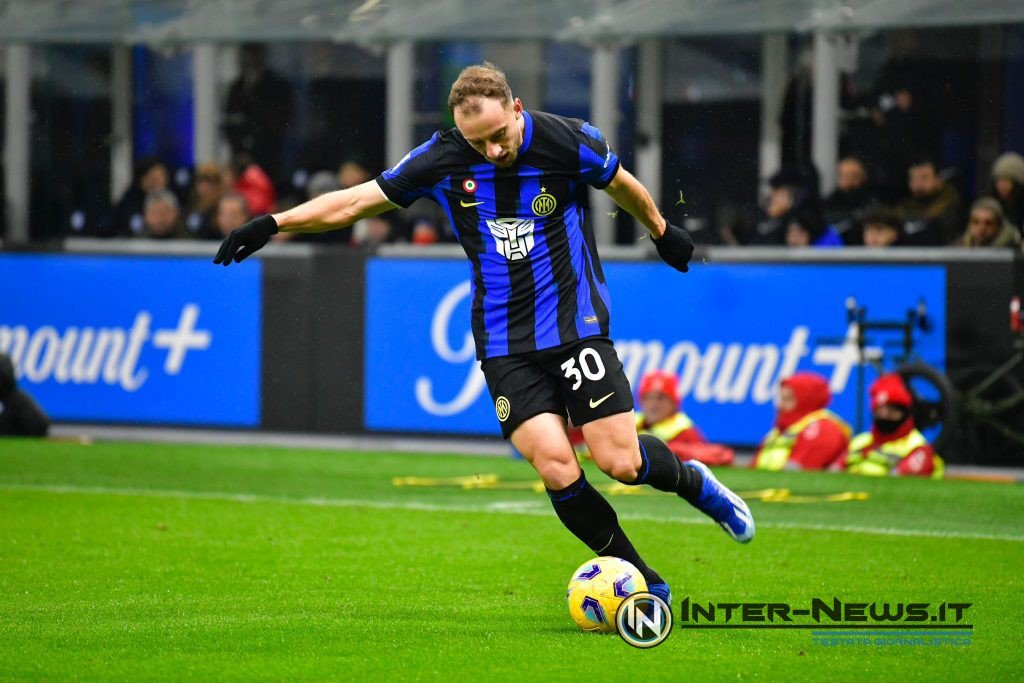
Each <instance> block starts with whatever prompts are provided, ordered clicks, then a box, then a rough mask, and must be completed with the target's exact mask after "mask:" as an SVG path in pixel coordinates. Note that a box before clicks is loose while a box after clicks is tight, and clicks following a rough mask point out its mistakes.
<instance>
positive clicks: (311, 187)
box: [274, 171, 352, 244]
mask: <svg viewBox="0 0 1024 683" xmlns="http://www.w3.org/2000/svg"><path fill="white" fill-rule="evenodd" d="M340 189H341V185H340V184H339V182H338V174H336V173H333V172H331V171H317V172H316V173H314V174H313V175H312V176H310V178H309V182H308V183H307V184H306V194H307V196H308V197H309V198H310V199H313V198H315V197H319V196H320V195H322V194H327V193H328V192H334V191H336V190H340ZM274 239H276V240H280V241H285V240H287V241H290V242H312V243H314V244H348V243H349V242H350V241H351V240H352V232H351V230H350V229H344V230H327V231H324V232H279V233H277V235H275V236H274Z"/></svg>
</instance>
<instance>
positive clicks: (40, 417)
mask: <svg viewBox="0 0 1024 683" xmlns="http://www.w3.org/2000/svg"><path fill="white" fill-rule="evenodd" d="M49 429H50V418H49V417H47V415H46V413H44V412H43V409H42V408H40V407H39V404H38V403H36V402H35V401H34V400H32V397H31V396H29V395H28V394H27V393H25V392H24V391H22V390H21V389H19V388H18V380H17V378H15V376H14V363H13V362H11V357H10V356H8V355H7V354H3V353H0V436H46V432H48V431H49Z"/></svg>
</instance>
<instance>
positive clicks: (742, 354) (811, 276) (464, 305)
mask: <svg viewBox="0 0 1024 683" xmlns="http://www.w3.org/2000/svg"><path fill="white" fill-rule="evenodd" d="M605 273H606V276H607V279H608V284H609V287H610V289H611V293H612V328H611V329H612V338H613V340H614V341H615V347H616V349H617V351H618V354H619V357H620V359H621V360H622V363H623V366H624V368H625V370H626V374H627V375H628V376H629V379H630V382H631V383H632V385H633V386H634V387H636V386H637V385H638V383H639V379H640V377H641V376H642V375H643V373H644V372H647V371H649V370H652V369H664V370H668V371H670V372H673V373H675V374H676V375H677V376H678V377H679V389H680V393H681V394H682V396H683V397H684V398H683V400H684V409H685V410H686V412H687V413H688V414H689V415H690V416H691V417H692V418H693V419H694V420H695V421H696V422H697V424H698V426H699V427H701V429H702V430H704V432H705V433H706V434H707V436H708V438H709V439H712V440H715V441H721V442H727V443H735V444H755V443H757V442H758V441H760V439H761V438H762V437H763V436H764V435H765V433H766V432H767V431H768V430H769V428H770V427H771V424H772V420H773V415H774V405H773V400H774V397H775V391H776V388H777V386H778V382H779V380H780V379H781V378H783V377H786V376H788V375H791V374H792V373H793V372H796V371H798V370H810V371H814V372H818V373H820V374H822V375H824V376H825V377H826V378H828V380H829V382H830V385H831V387H832V390H833V393H834V394H835V400H834V401H833V404H832V408H833V410H835V411H836V412H838V413H840V414H841V415H843V416H845V417H846V418H847V419H848V420H849V421H850V422H851V423H853V421H854V417H855V412H856V374H855V373H856V368H857V361H858V352H857V349H856V346H855V345H854V344H852V340H849V339H850V332H851V330H850V329H848V327H847V321H846V309H845V301H846V299H847V298H848V297H850V296H854V297H856V298H857V300H858V302H859V303H860V304H861V305H864V306H867V307H868V309H869V313H870V315H871V317H872V318H890V319H903V318H904V316H905V315H906V311H907V309H908V308H912V307H914V306H916V305H917V304H918V302H919V301H922V300H923V301H924V302H925V303H926V305H927V307H928V311H929V315H930V316H931V317H932V321H933V324H934V331H932V332H931V333H930V334H927V335H922V336H921V337H919V344H918V346H917V351H918V353H919V354H920V356H921V357H922V358H923V359H924V360H926V361H928V362H930V363H932V364H935V365H936V366H938V367H940V368H942V367H944V364H945V355H946V352H945V313H946V269H945V267H944V266H941V265H940V266H932V265H928V266H916V265H847V264H784V265H783V264H778V265H772V264H763V265H762V264H710V265H700V264H698V265H696V266H694V268H693V269H692V270H691V272H690V273H689V274H688V275H685V276H683V275H680V274H679V273H676V272H675V271H673V270H671V269H669V268H667V267H665V266H663V265H661V264H657V263H610V264H606V265H605ZM366 284H367V294H366V328H367V340H366V389H365V392H366V393H365V397H366V403H365V415H366V426H367V428H368V429H371V430H389V431H422V432H438V433H444V432H448V433H452V432H455V433H472V434H498V433H499V430H498V422H497V419H496V418H495V416H494V407H493V406H492V405H491V401H490V397H489V396H488V394H487V388H486V385H485V383H484V378H483V373H482V372H480V370H479V363H478V362H477V361H476V359H475V356H474V353H475V347H474V345H473V340H472V336H471V332H470V316H469V307H470V296H469V295H470V284H469V265H468V263H465V262H459V261H447V260H426V259H424V260H407V259H390V260H389V259H384V258H374V259H371V260H370V261H369V262H368V264H367V283H366ZM843 339H848V340H849V341H846V342H843V341H842V340H843ZM889 339H892V337H889ZM874 376H875V375H874V372H873V371H869V372H868V381H869V382H870V381H871V380H872V379H873V378H874Z"/></svg>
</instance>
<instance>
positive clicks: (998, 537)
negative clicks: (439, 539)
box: [0, 484, 1024, 543]
mask: <svg viewBox="0 0 1024 683" xmlns="http://www.w3.org/2000/svg"><path fill="white" fill-rule="evenodd" d="M0 491H33V492H39V493H58V494H65V493H70V494H84V495H98V496H125V497H142V498H183V499H191V500H216V501H225V502H231V503H277V504H280V505H304V506H311V507H337V508H373V509H381V510H417V511H423V512H468V513H485V514H502V515H527V516H530V517H548V516H550V515H551V514H552V512H551V508H550V507H549V506H548V505H547V504H545V503H541V502H534V501H520V500H506V501H494V502H491V503H487V504H485V505H438V504H436V503H423V502H418V501H404V502H396V501H377V500H359V499H354V498H320V497H309V498H281V497H276V496H264V495H261V494H256V493H229V492H227V491H177V490H173V489H133V488H113V487H106V486H65V485H59V484H0ZM619 519H626V520H634V521H642V522H662V523H666V524H694V525H696V524H710V522H708V521H707V520H706V519H703V518H699V517H693V518H689V517H661V516H657V515H645V514H635V513H632V514H631V513H628V512H626V513H620V514H619ZM757 528H758V529H765V528H767V529H792V530H801V531H836V532H841V533H851V534H871V535H876V536H908V537H915V538H969V539H977V540H984V541H1009V542H1012V543H1024V536H1015V535H1011V534H975V533H970V532H965V531H934V530H930V529H897V528H892V527H867V526H852V525H838V524H835V525H834V524H800V523H796V522H758V525H757Z"/></svg>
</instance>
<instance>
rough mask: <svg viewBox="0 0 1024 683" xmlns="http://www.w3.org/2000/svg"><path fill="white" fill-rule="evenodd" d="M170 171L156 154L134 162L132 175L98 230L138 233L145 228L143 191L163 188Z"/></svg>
mask: <svg viewBox="0 0 1024 683" xmlns="http://www.w3.org/2000/svg"><path fill="white" fill-rule="evenodd" d="M169 181H170V174H169V173H168V171H167V165H166V164H164V162H162V161H160V159H157V158H156V157H145V158H143V159H140V160H139V162H138V163H137V164H136V165H135V178H134V180H133V181H132V184H131V187H129V188H128V189H127V190H125V193H124V194H123V195H121V199H119V200H118V202H117V204H115V205H114V208H113V210H112V211H111V214H110V220H109V221H108V222H107V224H106V226H104V228H102V229H101V231H100V234H102V235H105V236H108V237H124V236H128V235H141V234H142V233H143V231H144V230H145V217H144V215H143V214H144V213H145V208H146V207H145V204H146V195H148V194H149V193H150V192H156V191H158V190H166V189H167V185H168V182H169Z"/></svg>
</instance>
